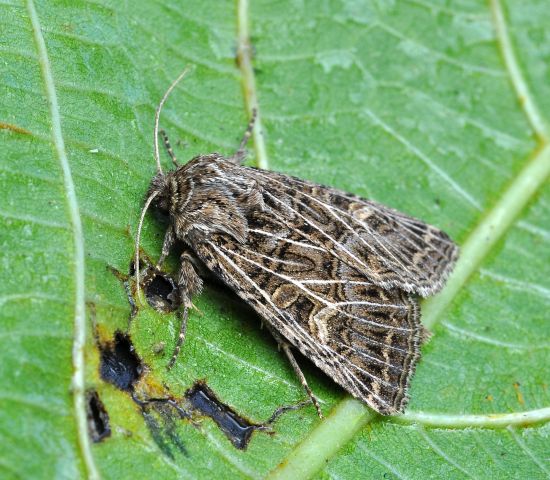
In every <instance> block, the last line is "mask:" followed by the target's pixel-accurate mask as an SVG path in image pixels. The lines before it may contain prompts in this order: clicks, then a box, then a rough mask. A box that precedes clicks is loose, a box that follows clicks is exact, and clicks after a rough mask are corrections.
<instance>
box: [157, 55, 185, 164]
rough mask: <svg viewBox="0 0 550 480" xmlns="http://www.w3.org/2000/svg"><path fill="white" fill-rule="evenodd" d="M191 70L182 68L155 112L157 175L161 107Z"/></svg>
mask: <svg viewBox="0 0 550 480" xmlns="http://www.w3.org/2000/svg"><path fill="white" fill-rule="evenodd" d="M190 70H191V65H188V66H187V67H185V68H184V70H183V72H181V73H180V74H179V75H178V78H176V79H175V80H174V81H173V82H172V83H171V84H170V86H169V87H168V89H167V90H166V92H165V93H164V95H163V96H162V98H161V100H160V103H159V106H158V107H157V109H156V111H155V131H154V145H155V162H156V163H157V171H158V173H162V167H161V166H160V153H159V120H160V112H161V110H162V107H163V106H164V103H165V102H166V99H167V98H168V96H169V95H170V94H171V93H172V90H174V88H176V85H177V84H178V83H179V82H180V81H181V79H182V78H183V77H185V75H187V74H188V73H189V71H190Z"/></svg>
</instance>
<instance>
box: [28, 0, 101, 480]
mask: <svg viewBox="0 0 550 480" xmlns="http://www.w3.org/2000/svg"><path fill="white" fill-rule="evenodd" d="M26 6H27V11H28V14H29V19H30V21H31V28H32V32H33V36H34V42H35V44H36V49H37V53H38V61H39V63H40V70H41V73H42V81H43V82H44V88H45V93H46V99H47V101H48V107H49V113H50V117H51V126H52V140H53V144H54V147H55V152H56V154H57V158H58V160H59V164H60V166H61V171H62V174H63V186H64V189H65V195H66V200H67V209H68V212H69V220H70V225H71V227H70V229H71V231H72V237H73V247H74V252H73V260H74V277H73V278H74V286H75V298H74V336H73V369H74V370H73V377H72V381H71V390H72V395H73V402H74V403H73V404H74V415H75V420H76V427H77V436H78V443H79V447H80V452H81V454H82V458H83V460H84V463H85V465H86V470H87V473H88V478H90V479H98V478H99V473H98V471H97V468H96V465H95V461H94V457H93V455H92V452H91V448H90V439H89V437H88V428H87V420H86V410H85V405H84V404H85V400H84V395H85V368H84V367H85V365H84V347H85V344H86V303H85V268H84V235H83V232H82V222H81V218H80V210H79V206H78V200H77V197H76V190H75V185H74V182H73V178H72V172H71V166H70V164H69V159H68V157H67V152H66V149H65V142H64V139H63V132H62V129H61V115H60V111H59V104H58V101H57V93H56V90H55V83H54V79H53V73H52V68H51V63H50V60H49V57H48V50H47V47H46V42H45V40H44V36H43V35H42V28H41V26H40V19H39V17H38V12H37V11H36V8H35V5H34V2H33V0H27V4H26Z"/></svg>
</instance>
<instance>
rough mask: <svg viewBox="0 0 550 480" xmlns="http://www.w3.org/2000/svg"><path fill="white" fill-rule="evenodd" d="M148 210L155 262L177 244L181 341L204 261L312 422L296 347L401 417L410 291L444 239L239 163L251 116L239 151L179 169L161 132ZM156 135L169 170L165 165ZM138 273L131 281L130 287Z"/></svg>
mask: <svg viewBox="0 0 550 480" xmlns="http://www.w3.org/2000/svg"><path fill="white" fill-rule="evenodd" d="M185 73H186V71H184V72H183V73H182V74H181V75H180V76H179V77H178V78H177V79H176V80H175V81H174V82H173V83H172V84H171V85H170V87H169V88H168V90H167V91H166V93H165V94H164V96H163V98H162V100H161V102H160V104H159V106H158V108H157V110H156V114H155V128H154V142H155V144H154V145H155V160H156V163H157V170H158V172H157V174H156V175H155V177H154V178H153V179H152V181H151V184H150V186H149V190H148V192H147V199H146V201H145V205H144V208H143V210H142V213H141V217H140V221H139V226H138V233H137V236H136V258H135V265H139V242H140V232H141V228H142V224H143V220H144V216H145V213H146V211H147V210H148V208H149V207H150V206H152V207H154V208H157V209H160V210H161V211H163V212H165V213H167V214H168V217H169V226H168V228H167V230H166V234H165V237H164V243H163V246H162V253H161V255H160V258H159V261H158V264H157V266H156V268H157V269H160V268H161V267H162V264H163V262H164V260H165V259H166V257H167V255H168V254H169V253H170V251H171V249H172V247H173V245H174V243H175V242H181V243H182V244H183V245H184V250H183V253H182V255H181V257H180V266H179V272H178V275H177V285H178V291H179V295H180V297H181V304H182V308H183V314H182V317H183V318H182V324H181V325H182V326H181V331H180V335H179V338H178V341H177V344H176V348H175V351H174V355H173V356H172V359H171V360H170V363H169V365H168V366H169V367H171V366H172V365H173V363H174V361H175V359H176V356H177V354H178V352H179V349H180V347H181V344H182V343H183V340H184V337H185V329H186V323H187V318H188V312H189V309H191V308H192V307H193V304H192V299H193V297H194V296H195V295H197V294H199V293H200V291H201V288H202V285H203V281H202V279H201V277H200V276H199V273H198V265H199V264H201V265H205V266H206V268H207V269H208V270H209V271H210V272H211V273H213V274H214V275H215V276H216V277H218V278H219V279H221V281H222V282H223V283H224V284H225V285H227V286H228V287H229V288H230V289H231V290H233V291H234V292H235V293H236V294H237V295H238V296H239V297H241V298H242V299H243V300H244V301H245V302H246V303H248V304H249V305H250V306H252V307H253V308H254V309H255V310H256V312H257V313H258V314H259V315H260V317H261V318H262V319H263V321H264V323H265V324H266V325H267V327H268V329H269V330H270V332H271V333H272V334H273V336H274V337H275V339H276V341H277V342H278V344H279V346H280V349H281V350H282V351H283V352H284V353H285V354H286V356H287V357H288V359H289V360H290V363H291V364H292V366H293V368H294V370H295V371H296V374H297V376H298V378H299V379H300V381H301V383H302V385H303V386H304V388H305V389H306V391H307V393H308V394H309V396H310V398H311V399H312V401H313V403H314V404H315V406H316V408H317V412H318V414H319V415H320V416H321V417H322V413H321V409H320V407H319V404H318V401H317V399H316V398H315V396H314V395H313V393H312V392H311V390H310V388H309V387H308V385H307V381H306V379H305V377H304V375H303V373H302V372H301V370H300V368H299V366H298V364H297V362H296V360H295V358H294V355H293V353H292V349H293V348H296V349H298V350H299V351H300V352H301V353H302V354H303V355H305V356H306V357H307V358H308V359H310V360H311V361H312V362H313V363H314V364H315V365H316V366H317V367H319V368H320V369H321V370H323V371H324V372H325V373H326V374H327V375H328V376H329V377H330V378H332V379H333V380H334V381H335V382H337V383H338V384H340V385H341V386H342V387H343V388H344V389H345V390H347V391H348V392H349V393H350V394H352V395H353V396H354V397H356V398H358V399H360V400H362V401H363V402H365V403H366V404H367V405H369V406H370V407H371V408H373V409H374V410H376V411H377V412H379V413H381V414H383V415H389V414H396V413H399V412H402V411H403V409H404V407H405V405H406V403H407V400H408V394H407V392H408V389H409V383H410V381H411V376H412V374H413V372H414V370H415V366H416V364H417V362H418V360H419V357H420V346H421V342H422V340H423V338H425V337H426V332H425V330H424V328H423V327H422V325H421V323H420V307H419V305H418V301H417V296H422V297H425V296H428V295H432V294H434V293H436V292H437V291H438V290H440V289H441V287H442V286H443V284H444V283H445V280H446V279H447V277H448V276H449V274H450V272H451V270H452V268H453V265H454V263H455V261H456V259H457V256H458V248H457V246H456V245H455V243H454V242H453V241H452V240H451V239H450V238H449V236H448V235H447V234H445V233H444V232H442V231H441V230H439V229H437V228H435V227H433V226H431V225H428V224H426V223H424V222H422V221H420V220H417V219H415V218H412V217H410V216H408V215H405V214H403V213H400V212H398V211H396V210H393V209H391V208H389V207H386V206H384V205H381V204H379V203H376V202H373V201H370V200H366V199H363V198H361V197H358V196H356V195H352V194H349V193H345V192H342V191H340V190H337V189H334V188H330V187H326V186H323V185H318V184H316V183H312V182H308V181H306V180H301V179H299V178H295V177H292V176H288V175H284V174H281V173H275V172H271V171H265V170H259V169H256V168H251V167H246V166H243V165H242V162H243V160H244V158H245V146H246V144H247V141H248V139H249V138H250V136H251V134H252V131H253V127H254V118H255V114H253V115H252V120H251V121H250V124H249V125H248V128H247V130H246V133H245V135H244V137H243V140H242V142H241V145H240V147H239V149H238V150H237V152H236V153H235V154H234V155H232V156H229V157H224V156H223V155H220V154H218V153H212V154H208V155H199V156H197V157H195V158H193V159H192V160H191V161H189V162H188V163H187V164H185V165H179V164H178V163H177V161H176V158H175V156H174V154H173V151H172V149H171V147H170V144H169V142H168V139H167V137H166V135H165V134H164V133H163V132H162V131H160V132H159V117H160V112H161V110H162V107H163V105H164V103H165V101H166V99H167V98H168V96H169V95H170V93H171V91H172V90H173V89H174V88H175V86H176V84H177V83H178V82H179V81H180V80H181V78H183V76H184V75H185ZM159 133H160V134H162V135H163V137H164V143H165V145H166V147H167V150H168V153H169V154H170V156H171V157H172V160H173V162H174V164H175V165H176V168H175V170H172V171H168V172H166V173H165V172H163V170H162V168H161V165H160V156H159V147H158V142H159ZM139 281H140V280H139V268H136V285H137V286H138V288H139Z"/></svg>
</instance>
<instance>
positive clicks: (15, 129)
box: [0, 122, 32, 135]
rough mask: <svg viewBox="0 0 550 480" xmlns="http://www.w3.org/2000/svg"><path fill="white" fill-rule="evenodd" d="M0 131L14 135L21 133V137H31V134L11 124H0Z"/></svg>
mask: <svg viewBox="0 0 550 480" xmlns="http://www.w3.org/2000/svg"><path fill="white" fill-rule="evenodd" d="M0 130H9V131H11V132H15V133H21V134H23V135H32V132H31V131H29V130H27V129H26V128H23V127H18V126H17V125H13V124H12V123H6V122H0Z"/></svg>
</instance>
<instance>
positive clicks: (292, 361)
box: [262, 322, 325, 419]
mask: <svg viewBox="0 0 550 480" xmlns="http://www.w3.org/2000/svg"><path fill="white" fill-rule="evenodd" d="M262 323H263V322H262ZM266 327H267V329H268V330H269V331H270V332H271V335H273V338H274V339H275V340H276V342H277V344H278V345H279V349H281V350H282V351H283V352H285V355H286V357H287V358H288V360H289V362H290V364H291V365H292V368H293V369H294V373H296V376H297V377H298V380H300V383H301V384H302V386H303V387H304V389H305V391H306V393H307V395H308V397H309V398H310V399H311V403H313V405H314V406H315V410H317V415H319V418H321V419H323V418H325V417H324V416H323V412H322V411H321V407H320V406H319V401H318V400H317V397H316V396H315V395H314V394H313V392H312V391H311V388H309V385H308V384H307V380H306V377H305V375H304V372H302V369H301V368H300V366H299V365H298V362H297V361H296V359H295V358H294V355H293V354H292V350H291V349H290V344H289V343H288V342H287V341H286V340H284V339H283V337H282V336H281V335H279V333H277V332H276V331H275V330H273V328H271V327H270V326H269V325H268V324H266Z"/></svg>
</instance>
